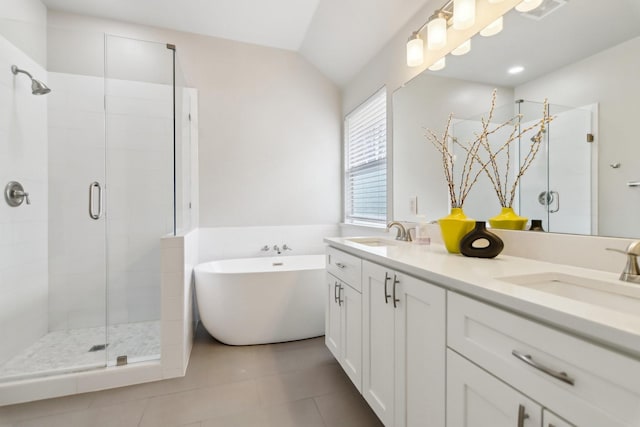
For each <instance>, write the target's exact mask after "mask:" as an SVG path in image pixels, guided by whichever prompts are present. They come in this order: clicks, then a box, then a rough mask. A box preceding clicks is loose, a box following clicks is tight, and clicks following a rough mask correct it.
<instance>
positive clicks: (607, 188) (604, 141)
mask: <svg viewBox="0 0 640 427" xmlns="http://www.w3.org/2000/svg"><path fill="white" fill-rule="evenodd" d="M639 51H640V37H638V38H635V39H632V40H629V41H627V42H624V43H622V44H620V45H618V46H615V47H613V48H611V49H608V50H605V51H603V52H601V53H598V54H596V55H594V56H592V57H589V58H587V59H585V60H583V61H580V62H577V63H575V64H572V65H569V66H567V67H564V68H562V69H560V70H557V71H555V72H553V73H550V74H548V75H546V76H543V77H541V78H539V79H537V80H535V81H533V82H529V83H527V84H525V85H523V86H520V87H518V88H517V89H516V97H519V98H524V99H532V100H540V97H544V96H548V97H549V98H550V100H551V101H552V102H553V103H554V104H561V105H570V106H582V105H588V104H592V103H595V102H597V103H598V104H599V111H598V114H599V123H598V126H599V129H598V137H599V140H598V141H596V142H595V143H596V144H597V145H598V160H599V164H598V179H599V193H598V201H599V205H598V210H599V212H598V217H599V223H598V233H599V234H600V235H603V236H636V237H639V236H640V222H638V221H637V215H635V214H632V213H631V212H637V210H638V208H640V190H639V189H638V188H629V187H627V185H626V183H627V181H636V180H639V179H640V172H639V171H640V144H638V137H637V132H636V128H635V126H634V125H633V124H634V123H635V122H636V121H637V108H636V107H635V102H636V100H637V99H638V97H639V96H640V79H638V70H639V69H640V56H639V55H637V52H639ZM628 101H630V102H631V103H630V102H628ZM616 162H620V163H621V164H622V166H621V167H620V168H619V169H612V168H611V167H609V164H610V163H616Z"/></svg>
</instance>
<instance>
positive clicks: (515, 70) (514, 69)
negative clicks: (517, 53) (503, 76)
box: [508, 65, 524, 74]
mask: <svg viewBox="0 0 640 427" xmlns="http://www.w3.org/2000/svg"><path fill="white" fill-rule="evenodd" d="M523 71H524V67H523V66H522V65H516V66H515V67H511V68H509V70H508V73H509V74H518V73H521V72H523Z"/></svg>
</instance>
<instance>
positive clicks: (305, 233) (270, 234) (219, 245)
mask: <svg viewBox="0 0 640 427" xmlns="http://www.w3.org/2000/svg"><path fill="white" fill-rule="evenodd" d="M198 231H199V235H198V239H199V262H207V261H213V260H218V259H233V258H253V257H263V256H276V255H277V253H276V251H274V250H273V246H274V245H278V246H279V247H281V248H282V247H283V246H284V245H285V244H286V245H287V246H288V247H290V248H292V250H291V251H283V252H282V254H283V255H285V256H289V255H309V254H322V253H324V252H325V243H324V241H323V239H324V238H325V237H331V236H339V235H340V234H341V232H340V229H339V228H338V224H336V223H334V224H319V225H293V226H265V227H214V228H200V229H199V230H198ZM263 246H268V247H269V250H268V251H262V250H260V249H261V248H262V247H263Z"/></svg>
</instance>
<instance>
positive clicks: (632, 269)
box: [607, 240, 640, 284]
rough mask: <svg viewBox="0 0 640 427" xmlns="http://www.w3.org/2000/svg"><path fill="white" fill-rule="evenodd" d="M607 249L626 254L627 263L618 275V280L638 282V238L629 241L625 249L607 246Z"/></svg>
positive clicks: (639, 241) (639, 243) (639, 252)
mask: <svg viewBox="0 0 640 427" xmlns="http://www.w3.org/2000/svg"><path fill="white" fill-rule="evenodd" d="M607 250H609V251H614V252H620V253H622V254H625V255H626V256H627V265H625V267H624V271H623V272H622V274H621V275H620V280H623V281H625V282H632V283H638V284H640V268H639V267H638V256H640V240H636V241H635V242H631V243H629V246H627V250H625V251H623V250H620V249H614V248H607Z"/></svg>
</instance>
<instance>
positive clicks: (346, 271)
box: [325, 248, 362, 391]
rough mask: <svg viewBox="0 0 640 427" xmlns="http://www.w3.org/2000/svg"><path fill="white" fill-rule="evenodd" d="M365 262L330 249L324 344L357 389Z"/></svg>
mask: <svg viewBox="0 0 640 427" xmlns="http://www.w3.org/2000/svg"><path fill="white" fill-rule="evenodd" d="M361 268H362V261H361V260H360V259H359V258H357V257H354V256H352V255H349V254H346V253H344V252H341V251H338V250H335V249H333V248H329V250H328V251H327V276H326V286H327V289H326V294H325V295H326V307H325V310H326V311H325V314H326V315H325V344H326V346H327V347H328V348H329V350H330V351H331V353H333V356H334V357H335V358H336V360H337V361H338V362H339V363H340V365H341V366H342V369H344V371H345V372H346V374H347V376H348V377H349V378H350V379H351V381H352V382H353V384H354V385H355V386H356V388H357V389H358V391H361V389H362V295H361Z"/></svg>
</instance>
